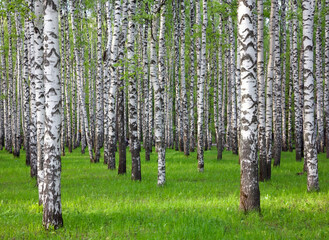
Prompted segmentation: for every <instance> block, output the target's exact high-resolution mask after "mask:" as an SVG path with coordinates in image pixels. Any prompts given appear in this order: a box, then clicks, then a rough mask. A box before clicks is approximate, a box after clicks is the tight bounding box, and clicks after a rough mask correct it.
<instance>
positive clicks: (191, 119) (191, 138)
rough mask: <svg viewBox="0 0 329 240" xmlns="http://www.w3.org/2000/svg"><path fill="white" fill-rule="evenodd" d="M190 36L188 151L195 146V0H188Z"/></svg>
mask: <svg viewBox="0 0 329 240" xmlns="http://www.w3.org/2000/svg"><path fill="white" fill-rule="evenodd" d="M190 24H191V26H190V29H191V30H190V36H191V46H190V62H191V67H190V105H189V122H190V125H189V141H190V142H189V146H190V151H191V152H194V148H195V137H194V135H195V133H194V128H195V127H194V90H195V89H194V82H195V64H194V47H195V44H194V37H193V35H194V24H195V1H194V0H190Z"/></svg>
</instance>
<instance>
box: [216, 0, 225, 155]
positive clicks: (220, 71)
mask: <svg viewBox="0 0 329 240" xmlns="http://www.w3.org/2000/svg"><path fill="white" fill-rule="evenodd" d="M220 3H222V1H220ZM222 26H223V23H222V14H219V24H218V31H219V41H218V75H217V94H218V97H217V101H218V102H217V104H218V105H217V108H218V133H217V134H218V139H217V159H218V160H219V159H222V151H223V142H222V135H223V133H222V129H223V127H224V123H223V120H224V118H223V117H222V108H223V104H222V103H223V101H222V91H223V90H222V82H223V68H222V64H223V59H222V39H223V36H222Z"/></svg>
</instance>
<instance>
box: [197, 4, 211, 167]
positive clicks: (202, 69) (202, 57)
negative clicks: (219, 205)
mask: <svg viewBox="0 0 329 240" xmlns="http://www.w3.org/2000/svg"><path fill="white" fill-rule="evenodd" d="M196 14H197V24H201V20H200V19H201V16H200V15H201V13H200V3H199V0H197V1H196ZM207 22H208V17H207V0H204V1H203V23H202V33H201V46H200V40H198V41H197V56H198V93H197V112H198V170H199V171H200V172H203V171H204V159H203V120H204V103H203V96H204V82H205V77H206V76H205V75H206V29H207Z"/></svg>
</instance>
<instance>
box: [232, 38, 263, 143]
mask: <svg viewBox="0 0 329 240" xmlns="http://www.w3.org/2000/svg"><path fill="white" fill-rule="evenodd" d="M236 52H237V64H236V72H235V78H236V80H235V81H236V95H237V96H236V102H237V105H236V107H237V135H238V136H237V141H238V143H237V147H239V145H240V144H239V142H240V135H241V121H240V118H241V66H240V64H241V56H240V46H239V42H237V51H236ZM264 84H265V83H264Z"/></svg>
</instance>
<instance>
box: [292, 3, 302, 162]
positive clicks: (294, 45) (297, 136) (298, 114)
mask: <svg viewBox="0 0 329 240" xmlns="http://www.w3.org/2000/svg"><path fill="white" fill-rule="evenodd" d="M292 2H293V20H292V24H293V32H292V48H293V50H292V51H293V53H292V61H291V64H292V79H293V81H294V103H295V105H294V106H295V108H294V109H295V124H294V125H295V148H296V161H301V160H302V142H301V138H302V135H301V131H300V129H301V127H302V126H301V123H302V119H301V115H302V114H301V108H300V106H301V105H300V94H299V85H298V67H297V64H298V62H297V61H298V52H297V0H292Z"/></svg>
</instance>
